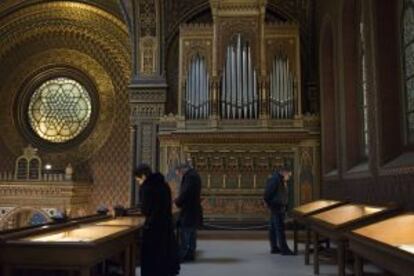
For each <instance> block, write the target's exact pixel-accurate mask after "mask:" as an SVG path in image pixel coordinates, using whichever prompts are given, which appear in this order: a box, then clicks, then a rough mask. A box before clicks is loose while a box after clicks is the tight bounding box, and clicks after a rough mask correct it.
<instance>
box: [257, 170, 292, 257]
mask: <svg viewBox="0 0 414 276" xmlns="http://www.w3.org/2000/svg"><path fill="white" fill-rule="evenodd" d="M291 175H292V173H291V171H290V170H289V169H288V168H287V167H283V168H281V169H279V171H277V172H275V173H273V175H272V177H270V178H269V179H268V180H267V183H266V190H265V193H264V196H263V198H264V201H265V202H266V205H267V207H268V208H269V209H270V213H271V215H270V223H269V224H270V225H269V239H270V246H271V253H272V254H277V253H281V254H282V255H293V252H292V251H291V250H290V249H289V247H288V245H287V243H286V236H285V216H286V209H287V205H288V187H287V182H288V180H289V178H290V176H291Z"/></svg>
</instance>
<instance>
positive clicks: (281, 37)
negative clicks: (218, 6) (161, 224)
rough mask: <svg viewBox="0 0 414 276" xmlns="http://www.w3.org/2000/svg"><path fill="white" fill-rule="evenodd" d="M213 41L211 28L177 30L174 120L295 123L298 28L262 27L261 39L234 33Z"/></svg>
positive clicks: (298, 107) (297, 109)
mask: <svg viewBox="0 0 414 276" xmlns="http://www.w3.org/2000/svg"><path fill="white" fill-rule="evenodd" d="M258 31H259V30H258ZM219 35H222V34H217V33H216V32H214V25H197V24H196V25H182V26H181V28H180V76H179V78H180V81H179V83H180V89H179V91H180V92H179V105H180V107H179V110H180V115H182V116H184V117H185V118H186V119H187V120H200V119H202V120H207V119H211V118H212V117H211V116H213V118H221V119H225V120H229V119H234V120H245V119H247V120H255V119H259V118H269V119H276V120H290V119H295V118H296V117H301V115H302V114H301V95H300V94H301V89H300V86H301V81H300V78H301V76H300V74H301V72H300V71H301V68H300V54H299V53H300V49H299V45H300V41H299V28H298V26H296V25H294V24H290V23H287V24H272V25H268V26H266V27H265V28H264V34H263V35H264V36H263V38H264V39H261V38H257V37H256V36H255V35H252V34H251V33H250V34H249V33H248V32H247V33H246V32H245V31H243V30H242V29H240V30H236V31H234V32H231V33H229V34H226V36H225V37H222V38H221V39H220V41H221V43H217V40H218V39H217V38H216V37H215V36H219ZM227 37H228V38H227ZM258 49H260V51H259V50H258Z"/></svg>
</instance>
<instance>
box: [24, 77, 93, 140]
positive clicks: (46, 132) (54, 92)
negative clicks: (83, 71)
mask: <svg viewBox="0 0 414 276" xmlns="http://www.w3.org/2000/svg"><path fill="white" fill-rule="evenodd" d="M91 113H92V106H91V97H90V95H89V93H88V91H87V90H86V89H85V87H84V86H82V85H81V84H80V83H79V82H77V81H75V80H73V79H70V78H66V77H60V78H54V79H51V80H48V81H46V82H44V83H43V84H42V85H41V86H40V87H39V88H38V89H36V91H35V92H34V93H33V95H32V96H31V98H30V102H29V107H28V118H29V124H30V126H31V128H32V129H33V131H34V132H35V133H36V134H37V135H38V136H39V137H41V138H42V139H44V140H46V141H48V142H52V143H65V142H68V141H70V140H72V139H74V138H75V137H77V136H78V135H79V134H80V133H81V132H82V131H83V130H84V129H85V128H86V127H87V125H88V123H89V121H90V119H91Z"/></svg>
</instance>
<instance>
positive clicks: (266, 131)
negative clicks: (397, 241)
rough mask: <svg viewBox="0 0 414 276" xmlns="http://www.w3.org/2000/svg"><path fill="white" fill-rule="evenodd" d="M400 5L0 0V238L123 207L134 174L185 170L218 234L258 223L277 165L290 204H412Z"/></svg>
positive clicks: (133, 198)
mask: <svg viewBox="0 0 414 276" xmlns="http://www.w3.org/2000/svg"><path fill="white" fill-rule="evenodd" d="M413 5H414V3H413V1H411V0H399V1H371V0H370V1H362V0H349V1H348V0H346V1H345V0H338V1H327V0H267V1H266V0H251V1H250V0H249V1H248V0H221V1H219V0H209V1H208V0H191V1H190V0H188V1H187V0H169V1H158V0H119V1H118V0H106V1H98V0H65V1H63V0H62V1H60V0H59V1H46V0H24V1H23V0H4V1H1V3H0V37H1V46H0V83H1V86H0V138H1V139H0V229H6V228H13V227H16V226H22V225H27V224H35V223H37V222H39V221H40V222H44V221H50V219H51V217H52V216H53V215H54V214H55V213H56V212H63V213H65V214H68V215H69V216H81V215H85V214H90V213H94V212H95V210H96V209H98V208H99V207H103V206H104V207H107V208H109V209H112V208H113V207H114V206H116V205H122V206H127V207H128V206H134V205H135V204H137V203H138V196H137V193H138V192H137V188H136V185H135V183H134V180H133V177H132V171H133V168H135V167H136V166H137V165H138V164H140V163H147V164H149V165H151V166H152V167H153V168H155V169H157V170H159V171H160V172H161V173H163V174H165V175H166V176H169V175H171V174H172V173H174V167H175V166H176V165H177V164H179V163H181V162H185V161H186V162H190V163H191V164H192V165H193V166H194V168H195V169H196V170H197V171H198V172H199V173H200V175H201V177H202V185H203V188H202V198H203V203H202V204H203V208H204V215H205V218H206V219H208V220H210V221H215V222H217V223H218V222H221V221H226V222H235V223H238V224H244V223H250V222H258V221H264V220H265V219H266V218H267V216H268V213H267V210H266V208H265V206H264V204H263V201H262V196H263V189H264V185H265V183H266V179H267V178H268V177H269V176H270V174H271V173H272V171H274V170H275V169H277V168H279V167H280V166H288V167H289V168H290V169H291V170H292V171H293V178H292V179H291V180H290V182H289V204H290V208H293V207H294V206H298V205H301V204H304V203H307V202H310V201H312V200H315V199H318V198H330V199H337V200H356V201H361V202H367V203H375V204H382V203H387V202H391V201H393V202H396V203H398V204H400V205H401V206H403V207H404V208H408V209H410V208H411V209H412V208H413V207H414V206H413V202H414V201H413V200H412V199H413V196H414V188H413V187H414V186H413V185H412V183H411V182H412V179H413V175H414V174H413V165H414V158H413V156H412V141H413V139H412V137H413V135H412V131H413V118H414V117H413V116H412V112H411V109H412V108H411V102H412V100H411V99H412V95H411V94H413V91H414V90H413V87H414V86H413V85H412V70H411V69H412V67H413V66H412V60H413V50H412V49H413V47H412V46H413V42H412V38H413V30H412V26H413V25H414V23H413V22H414V21H413V16H412V14H413V10H414V8H413ZM385 19H386V20H385ZM384 37H386V39H383V38H384ZM169 184H170V185H171V187H172V190H173V193H174V195H176V193H177V190H178V188H177V187H178V183H176V182H174V180H171V181H170V183H169Z"/></svg>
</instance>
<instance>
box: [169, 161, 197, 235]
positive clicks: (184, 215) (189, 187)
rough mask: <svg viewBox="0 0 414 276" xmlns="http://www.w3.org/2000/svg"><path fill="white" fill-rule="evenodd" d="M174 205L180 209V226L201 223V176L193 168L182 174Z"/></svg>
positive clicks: (194, 225)
mask: <svg viewBox="0 0 414 276" xmlns="http://www.w3.org/2000/svg"><path fill="white" fill-rule="evenodd" d="M175 205H177V207H178V208H180V209H181V210H180V216H179V219H178V221H179V223H180V226H181V227H197V226H199V225H200V224H201V222H202V217H203V215H202V209H201V178H200V176H199V175H198V173H197V172H196V171H195V170H194V169H189V170H188V171H187V172H186V173H185V174H184V175H183V178H182V180H181V187H180V193H179V195H178V197H177V199H176V200H175Z"/></svg>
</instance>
